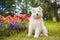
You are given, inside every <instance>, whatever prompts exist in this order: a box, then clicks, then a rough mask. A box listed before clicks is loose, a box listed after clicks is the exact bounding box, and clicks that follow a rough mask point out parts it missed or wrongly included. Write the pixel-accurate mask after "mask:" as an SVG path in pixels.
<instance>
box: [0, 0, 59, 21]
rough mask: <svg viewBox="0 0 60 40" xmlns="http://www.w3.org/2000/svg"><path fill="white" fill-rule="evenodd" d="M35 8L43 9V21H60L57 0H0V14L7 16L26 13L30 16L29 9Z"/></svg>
mask: <svg viewBox="0 0 60 40" xmlns="http://www.w3.org/2000/svg"><path fill="white" fill-rule="evenodd" d="M37 6H41V7H42V8H43V14H44V16H43V18H44V20H48V19H50V20H54V19H55V20H56V21H57V22H58V21H59V20H60V1H59V0H0V14H1V15H4V16H7V15H8V14H10V15H14V14H17V15H19V14H20V13H26V14H28V15H29V16H30V9H31V7H37Z"/></svg>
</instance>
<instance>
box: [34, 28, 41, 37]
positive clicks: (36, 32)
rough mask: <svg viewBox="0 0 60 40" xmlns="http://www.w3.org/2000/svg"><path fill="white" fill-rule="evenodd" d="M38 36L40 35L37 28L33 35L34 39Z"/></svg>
mask: <svg viewBox="0 0 60 40" xmlns="http://www.w3.org/2000/svg"><path fill="white" fill-rule="evenodd" d="M39 35H40V28H38V27H37V28H36V29H35V35H34V38H38V37H39Z"/></svg>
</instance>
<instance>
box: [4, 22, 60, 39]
mask: <svg viewBox="0 0 60 40" xmlns="http://www.w3.org/2000/svg"><path fill="white" fill-rule="evenodd" d="M44 24H45V26H46V28H47V30H48V35H49V36H48V37H39V38H34V37H33V35H32V36H31V37H28V36H27V33H26V32H23V33H16V34H15V35H12V36H10V37H5V38H4V39H3V40H60V22H57V23H55V22H52V21H45V22H44Z"/></svg>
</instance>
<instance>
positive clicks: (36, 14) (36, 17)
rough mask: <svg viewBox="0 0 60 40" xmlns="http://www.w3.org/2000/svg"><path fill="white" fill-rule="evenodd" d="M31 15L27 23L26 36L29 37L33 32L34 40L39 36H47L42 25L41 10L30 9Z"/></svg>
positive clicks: (39, 8) (38, 8)
mask: <svg viewBox="0 0 60 40" xmlns="http://www.w3.org/2000/svg"><path fill="white" fill-rule="evenodd" d="M31 13H32V14H31V17H30V22H29V30H28V36H30V35H31V34H32V32H33V31H35V35H34V38H38V37H39V35H41V34H43V35H44V36H48V34H47V33H48V32H47V29H46V27H45V26H44V24H43V18H42V16H43V13H42V8H41V7H40V6H39V7H37V8H32V9H31Z"/></svg>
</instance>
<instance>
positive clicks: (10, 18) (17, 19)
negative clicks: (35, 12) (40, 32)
mask: <svg viewBox="0 0 60 40" xmlns="http://www.w3.org/2000/svg"><path fill="white" fill-rule="evenodd" d="M38 6H41V7H42V9H43V11H42V12H43V22H44V25H45V26H46V28H47V30H48V37H44V36H40V37H39V38H34V35H31V36H30V37H28V27H29V18H30V16H31V12H30V10H31V8H32V7H38ZM33 34H34V33H33ZM0 40H60V0H0Z"/></svg>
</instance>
